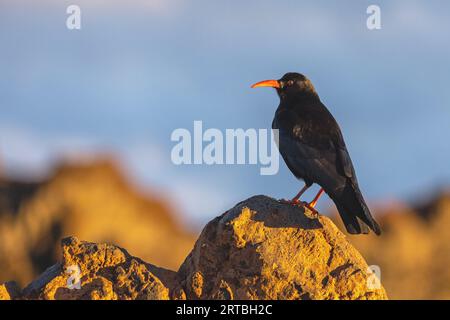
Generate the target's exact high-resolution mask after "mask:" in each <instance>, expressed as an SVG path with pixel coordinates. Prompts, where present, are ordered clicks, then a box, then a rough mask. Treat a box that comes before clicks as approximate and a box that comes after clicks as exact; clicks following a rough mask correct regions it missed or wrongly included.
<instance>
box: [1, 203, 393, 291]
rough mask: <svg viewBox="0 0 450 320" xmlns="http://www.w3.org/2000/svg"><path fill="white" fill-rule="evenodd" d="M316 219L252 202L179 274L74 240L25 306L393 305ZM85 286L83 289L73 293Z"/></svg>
mask: <svg viewBox="0 0 450 320" xmlns="http://www.w3.org/2000/svg"><path fill="white" fill-rule="evenodd" d="M311 214H312V213H311V212H310V211H307V212H305V211H304V209H303V208H301V207H293V206H291V205H289V204H283V203H280V202H278V201H276V200H274V199H271V198H268V197H265V196H256V197H252V198H250V199H248V200H246V201H244V202H241V203H239V204H238V205H236V206H235V207H234V208H233V209H231V210H229V211H227V212H226V213H224V214H223V215H221V216H219V217H217V218H215V219H214V220H212V221H211V222H209V223H208V225H207V226H206V227H205V228H204V230H203V232H202V233H201V235H200V237H199V239H198V240H197V242H196V244H195V246H194V248H193V250H192V252H191V253H190V254H189V255H188V257H187V258H186V260H185V261H184V263H183V264H182V266H181V267H180V270H179V271H178V273H175V272H173V271H169V270H165V269H161V268H158V267H155V266H154V265H151V264H147V263H145V262H143V261H142V260H140V259H138V258H135V257H132V256H131V255H129V254H128V253H127V252H126V251H125V250H124V249H121V248H119V247H116V246H113V245H107V244H95V243H89V242H83V241H79V240H78V239H77V238H74V237H70V238H66V239H64V240H63V241H62V250H63V258H62V261H61V263H58V264H55V265H53V266H52V267H50V268H49V269H47V270H46V271H45V272H44V273H43V274H42V275H41V276H40V277H39V278H38V279H37V280H35V281H34V282H32V283H31V284H30V285H29V286H28V287H26V288H25V289H24V290H23V292H22V294H21V295H20V298H24V299H386V298H387V296H386V293H385V291H384V289H383V288H382V287H381V285H379V283H377V281H376V278H375V279H374V275H373V274H371V273H370V272H369V271H368V266H367V264H366V262H365V261H364V259H363V258H362V257H361V255H360V254H359V253H358V251H357V250H356V249H354V247H353V246H352V245H350V243H349V242H348V241H347V240H346V237H345V236H344V235H343V234H342V233H341V232H340V231H339V230H338V229H337V228H336V226H335V225H334V224H333V223H332V222H331V220H329V219H328V218H326V217H323V216H321V217H319V218H315V217H313V216H312V215H311ZM76 266H78V267H79V271H80V277H75V278H74V273H73V272H74V270H75V271H76ZM74 268H75V269H74ZM78 278H79V279H80V287H81V289H79V290H78V289H76V288H75V289H73V288H69V287H70V286H72V285H73V284H75V283H76V281H73V280H74V279H75V280H76V279H78ZM374 284H375V285H374ZM377 284H378V287H377ZM3 291H4V290H3ZM3 291H2V287H0V295H1V294H2V293H1V292H3ZM8 297H9V298H17V297H18V295H16V296H14V297H13V296H11V295H9V296H5V298H8Z"/></svg>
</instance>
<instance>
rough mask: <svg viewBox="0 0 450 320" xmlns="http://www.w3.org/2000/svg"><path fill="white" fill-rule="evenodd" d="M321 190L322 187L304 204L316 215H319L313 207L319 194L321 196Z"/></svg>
mask: <svg viewBox="0 0 450 320" xmlns="http://www.w3.org/2000/svg"><path fill="white" fill-rule="evenodd" d="M323 191H324V190H323V188H320V190H319V192H317V194H316V196H315V197H314V199H313V200H312V201H311V202H310V203H308V204H307V205H306V207H307V208H308V209H309V210H311V211H312V212H313V213H314V214H315V215H316V216H319V213H318V212H317V210H316V209H314V207H315V206H316V204H317V201H319V198H320V196H322V193H323Z"/></svg>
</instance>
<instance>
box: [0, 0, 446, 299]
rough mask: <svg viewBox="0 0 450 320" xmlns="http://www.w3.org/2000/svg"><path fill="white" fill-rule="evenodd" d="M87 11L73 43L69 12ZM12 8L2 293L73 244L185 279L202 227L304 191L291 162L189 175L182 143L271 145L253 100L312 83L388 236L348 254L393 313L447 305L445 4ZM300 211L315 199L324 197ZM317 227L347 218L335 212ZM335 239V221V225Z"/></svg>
mask: <svg viewBox="0 0 450 320" xmlns="http://www.w3.org/2000/svg"><path fill="white" fill-rule="evenodd" d="M71 4H76V5H78V6H79V7H80V8H81V26H82V28H81V30H68V29H67V27H66V19H67V17H68V14H66V8H67V7H68V6H69V5H71ZM370 4H372V1H340V2H331V1H298V0H297V1H252V0H250V1H245V2H240V3H236V4H234V5H230V3H229V2H225V1H206V0H205V1H183V0H147V1H145V0H129V1H126V2H125V1H118V0H109V1H106V0H90V1H87V0H76V1H70V2H69V1H64V0H58V1H51V0H42V1H39V3H37V2H36V1H31V0H26V1H25V0H1V1H0V282H2V281H6V280H13V279H14V280H17V281H19V283H20V284H21V285H25V284H26V283H27V282H29V281H30V280H31V279H32V278H34V277H35V276H36V275H37V274H39V273H40V272H42V271H43V270H44V269H45V267H47V266H49V265H51V264H52V263H54V261H55V260H56V259H57V257H58V248H59V240H60V239H61V237H64V236H67V235H76V236H77V237H79V238H81V239H84V240H89V241H108V242H114V243H116V244H118V245H120V246H123V247H125V248H127V249H128V250H129V251H130V253H131V254H133V255H137V256H139V257H141V258H143V259H145V260H147V261H151V262H152V263H155V264H157V265H160V266H163V267H168V268H172V269H177V268H178V266H179V265H180V264H181V262H182V261H183V259H184V257H185V256H186V254H187V253H188V252H189V251H190V249H191V248H192V245H193V242H194V241H195V239H196V236H197V235H198V232H199V231H200V230H201V228H202V226H203V225H204V224H205V223H206V222H207V221H209V220H210V219H211V218H213V217H215V216H217V215H219V214H221V213H222V212H224V211H225V210H227V209H229V208H231V207H233V206H234V205H235V204H236V203H237V202H239V201H241V200H244V199H246V198H248V197H250V196H252V195H255V194H266V195H270V196H272V197H275V198H290V197H292V196H293V195H295V194H296V192H297V191H298V189H299V188H300V187H301V186H302V183H300V182H298V181H297V180H296V179H295V178H294V177H293V176H292V174H291V173H290V172H289V170H288V169H287V167H286V166H285V165H284V163H282V161H281V162H280V172H279V173H278V174H277V175H273V176H261V175H260V174H259V166H256V165H224V166H217V165H216V166H207V165H196V166H194V165H192V166H186V165H182V166H176V165H174V164H172V162H171V160H170V152H171V149H172V147H173V146H174V144H175V143H174V142H172V141H170V135H171V133H172V131H173V130H174V129H177V128H187V129H189V130H192V126H193V121H194V120H202V121H203V125H204V127H205V128H218V129H223V130H224V129H226V128H244V129H247V128H270V126H271V122H272V118H273V114H274V111H275V108H276V106H277V104H278V98H277V96H276V94H275V93H274V92H273V91H272V90H261V91H255V90H251V89H250V85H251V84H252V83H254V82H256V81H259V80H263V79H268V78H280V77H281V76H282V75H283V74H284V73H286V72H288V71H296V72H301V73H304V74H306V75H307V76H308V77H309V78H310V79H311V80H312V82H313V83H314V85H315V87H316V89H317V91H318V93H319V95H320V96H321V99H322V101H323V102H324V103H325V104H326V105H327V106H328V108H329V109H330V111H331V112H332V113H333V114H334V115H335V117H336V119H337V120H338V122H339V123H340V125H341V128H342V130H343V133H344V136H345V138H346V142H347V146H348V148H349V151H350V154H351V156H352V159H353V162H354V165H355V168H356V171H357V173H358V177H359V181H360V185H361V188H362V190H363V192H364V194H365V196H366V198H367V199H368V201H369V204H370V205H371V207H372V210H373V211H374V213H375V215H376V216H377V219H378V220H380V221H381V224H382V227H383V228H384V229H385V234H384V235H383V236H382V237H379V238H375V237H372V236H367V237H361V236H359V237H351V236H349V238H350V240H351V241H352V242H353V243H354V244H355V246H357V248H358V249H359V250H360V251H361V252H362V254H363V256H364V257H365V258H366V260H367V262H368V263H369V264H376V265H379V266H380V267H381V272H382V275H381V277H382V279H381V280H382V283H383V284H384V285H385V287H386V290H387V292H388V295H389V296H390V297H391V298H404V299H418V298H437V299H444V298H446V299H450V247H449V246H450V235H449V233H448V230H447V228H448V226H449V225H450V191H449V188H448V186H450V166H449V165H448V162H447V161H446V160H445V159H448V158H449V157H450V143H449V142H448V141H447V140H448V138H449V136H450V90H448V88H447V87H448V84H449V83H450V69H449V67H450V58H449V57H450V20H449V19H448V15H447V13H448V12H449V9H450V3H447V2H443V1H437V0H436V1H424V0H422V1H411V0H408V1H406V0H404V1H402V0H397V1H377V2H376V4H377V5H379V6H380V8H381V25H382V29H381V30H374V31H371V30H368V29H367V27H366V19H367V17H368V15H367V13H366V9H367V7H368V6H369V5H370ZM312 189H313V190H311V191H310V192H309V193H308V194H307V195H306V196H305V198H306V199H308V198H310V197H312V196H313V194H314V193H315V192H316V191H317V187H316V188H312ZM320 210H321V211H322V212H325V213H329V214H330V215H331V216H334V215H335V212H334V206H333V205H332V203H331V201H330V200H328V199H327V198H326V197H324V198H322V199H321V202H320ZM337 223H339V220H337Z"/></svg>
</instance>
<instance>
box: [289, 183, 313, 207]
mask: <svg viewBox="0 0 450 320" xmlns="http://www.w3.org/2000/svg"><path fill="white" fill-rule="evenodd" d="M308 188H309V186H308V185H306V184H305V186H304V187H303V188H302V189H301V190H300V191H299V192H298V193H297V195H296V196H295V197H294V198H292V200H291V203H298V202H299V199H300V197H301V196H302V194H304V193H305V191H306V190H308Z"/></svg>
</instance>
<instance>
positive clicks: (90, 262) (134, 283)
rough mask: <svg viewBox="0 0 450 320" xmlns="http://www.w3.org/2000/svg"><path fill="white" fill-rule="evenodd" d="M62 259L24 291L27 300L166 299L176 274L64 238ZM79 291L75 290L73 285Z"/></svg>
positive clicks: (110, 249) (112, 249) (118, 251)
mask: <svg viewBox="0 0 450 320" xmlns="http://www.w3.org/2000/svg"><path fill="white" fill-rule="evenodd" d="M62 250H63V260H62V262H61V263H58V264H55V265H53V266H52V267H50V268H48V269H47V270H46V271H45V272H44V273H43V274H42V275H41V276H40V277H39V278H38V279H37V280H35V281H34V282H32V283H31V284H30V285H29V286H28V287H26V288H25V289H24V290H23V297H24V298H27V299H45V300H53V299H56V300H60V299H64V300H65V299H70V300H72V299H84V300H85V299H88V300H117V299H121V300H129V299H152V300H154V299H158V300H167V299H169V289H168V286H169V283H171V281H172V282H173V279H174V277H175V272H173V271H169V270H164V269H161V268H158V267H155V266H153V265H151V264H147V263H145V262H143V261H141V260H140V259H139V258H135V257H132V256H130V255H129V254H128V252H127V251H125V250H124V249H121V248H119V247H116V246H113V245H107V244H95V243H89V242H84V241H79V240H78V239H77V238H75V237H70V238H66V239H63V241H62ZM78 282H79V284H80V289H79V290H78V289H77V288H76V283H78Z"/></svg>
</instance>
